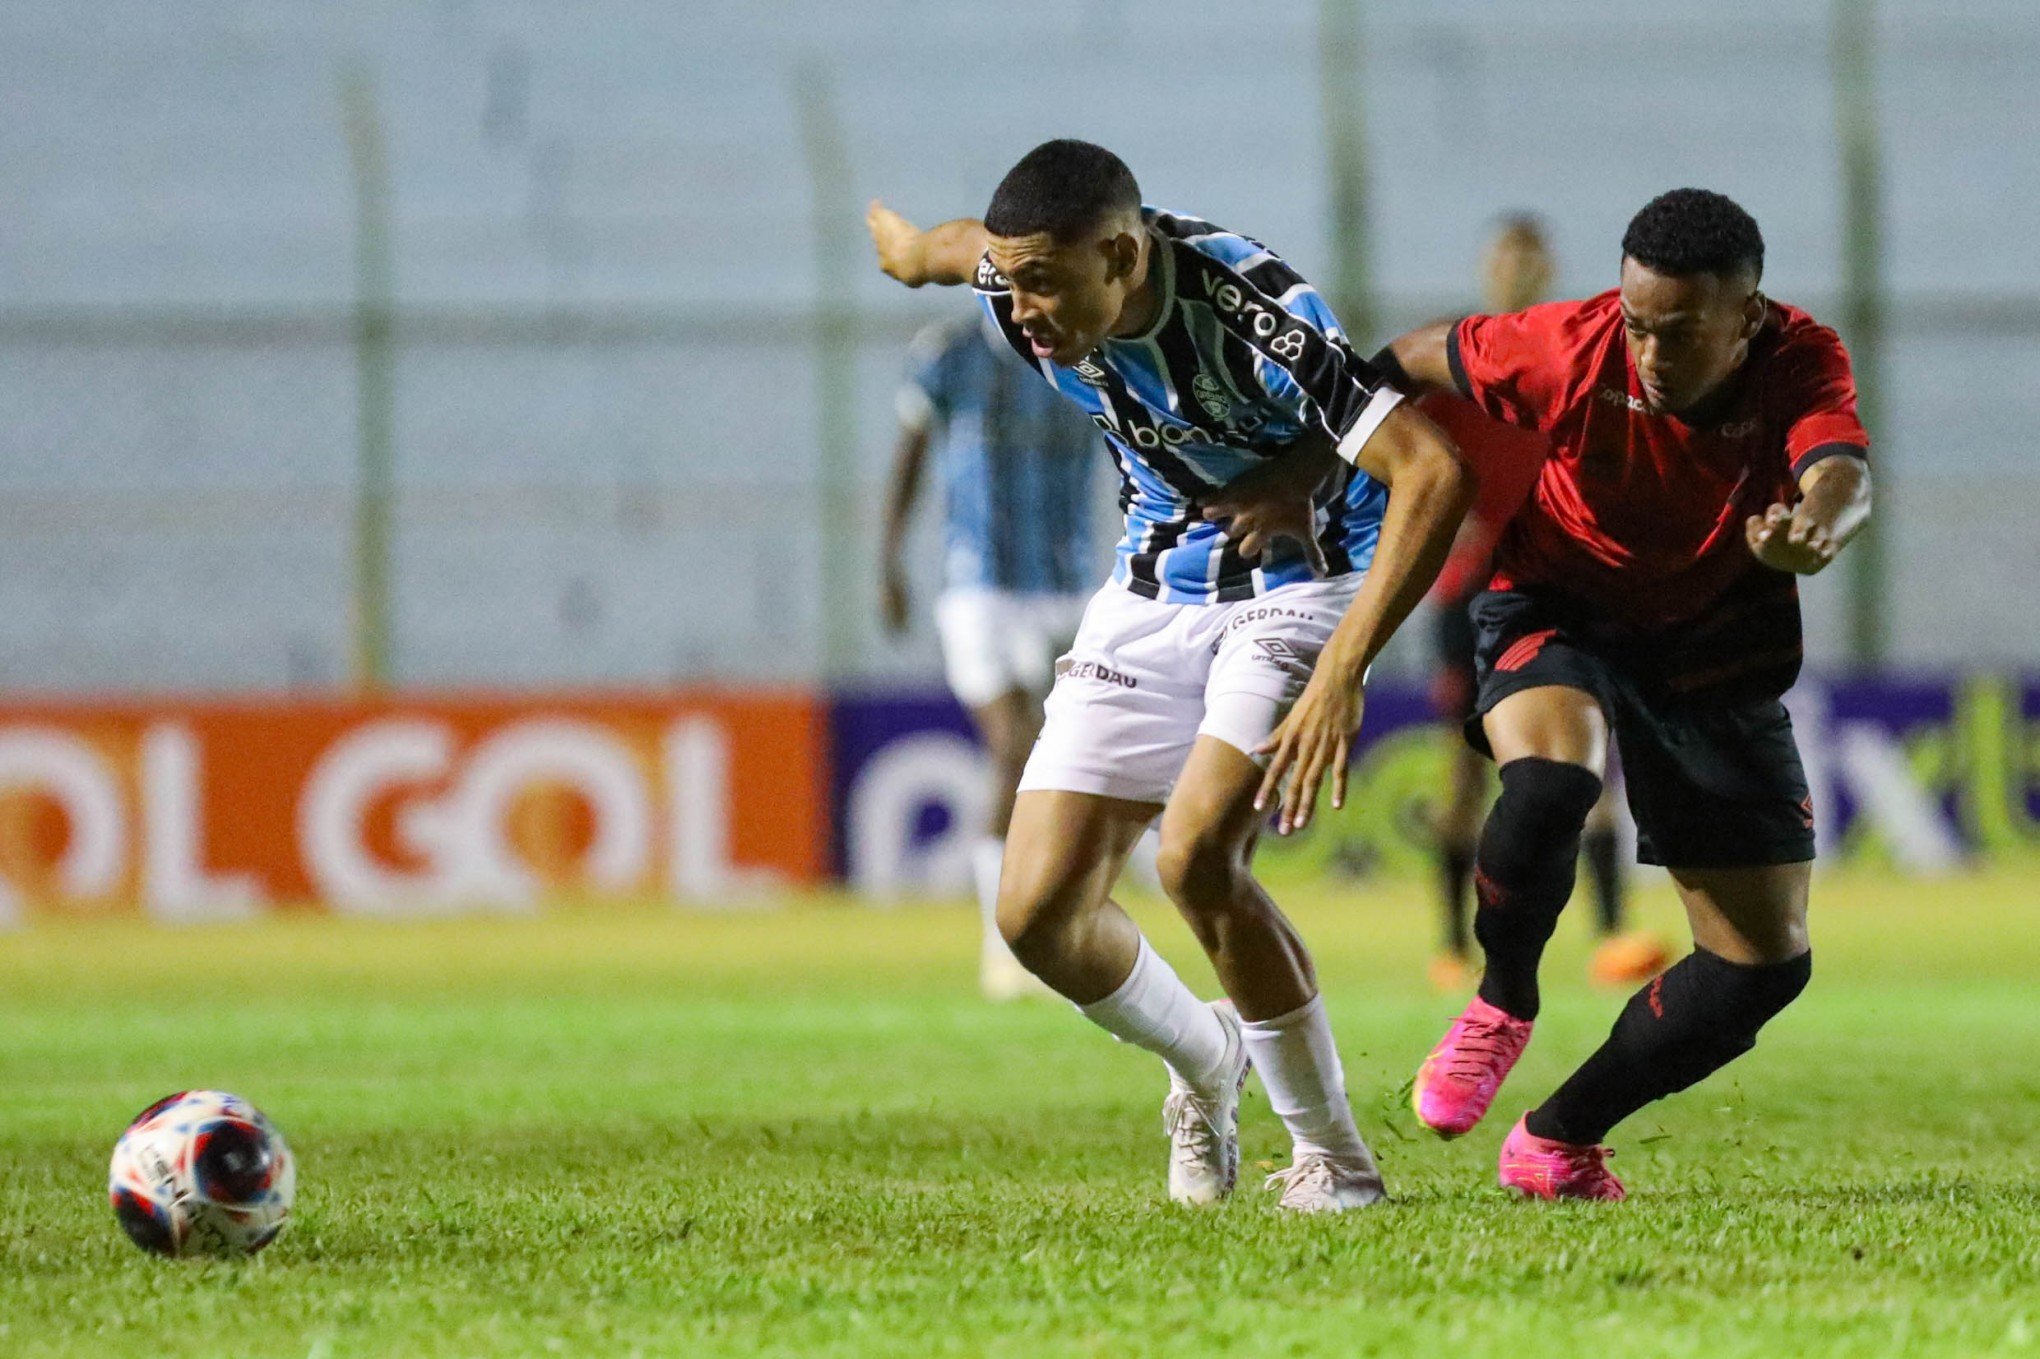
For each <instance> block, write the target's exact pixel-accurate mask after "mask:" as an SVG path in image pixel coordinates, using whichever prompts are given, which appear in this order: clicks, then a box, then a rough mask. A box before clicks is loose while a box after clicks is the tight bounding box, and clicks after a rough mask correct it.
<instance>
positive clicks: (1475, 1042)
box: [1410, 996, 1530, 1137]
mask: <svg viewBox="0 0 2040 1359" xmlns="http://www.w3.org/2000/svg"><path fill="white" fill-rule="evenodd" d="M1529 1041H1530V1021H1529V1020H1527V1019H1517V1018H1516V1017H1515V1016H1514V1015H1511V1014H1509V1013H1508V1012H1507V1011H1505V1010H1499V1009H1497V1008H1495V1007H1494V1006H1492V1005H1490V1004H1488V1003H1487V1002H1486V1001H1484V1000H1482V999H1481V998H1480V997H1479V996H1475V997H1474V998H1473V999H1472V1000H1471V1001H1468V1002H1467V1006H1466V1008H1465V1009H1464V1010H1461V1011H1460V1012H1459V1018H1457V1019H1455V1020H1453V1021H1452V1027H1451V1028H1449V1029H1447V1030H1445V1036H1444V1037H1443V1038H1441V1039H1439V1040H1438V1046H1437V1047H1435V1048H1432V1049H1431V1055H1430V1056H1429V1057H1426V1058H1425V1059H1424V1064H1423V1065H1422V1066H1420V1067H1418V1068H1417V1079H1416V1083H1415V1084H1414V1085H1413V1086H1412V1087H1411V1088H1410V1105H1411V1107H1412V1108H1414V1109H1415V1110H1416V1111H1417V1122H1419V1123H1421V1124H1423V1125H1424V1126H1425V1127H1427V1128H1429V1129H1430V1130H1431V1131H1432V1132H1434V1133H1436V1134H1438V1136H1440V1137H1458V1136H1460V1135H1461V1134H1462V1133H1467V1132H1471V1131H1472V1130H1473V1125H1474V1124H1476V1123H1478V1122H1480V1120H1481V1118H1482V1117H1483V1116H1484V1115H1485V1114H1486V1113H1487V1111H1488V1106H1489V1105H1491V1104H1493V1103H1494V1102H1495V1092H1497V1091H1498V1090H1500V1089H1501V1088H1502V1082H1503V1081H1504V1080H1505V1079H1507V1077H1508V1074H1509V1070H1510V1068H1511V1067H1513V1066H1515V1065H1516V1059H1517V1058H1518V1057H1521V1056H1522V1055H1523V1047H1524V1045H1525V1044H1526V1043H1528V1042H1529Z"/></svg>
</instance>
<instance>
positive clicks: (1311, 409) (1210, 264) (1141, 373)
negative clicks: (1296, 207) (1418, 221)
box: [975, 208, 1402, 604]
mask: <svg viewBox="0 0 2040 1359" xmlns="http://www.w3.org/2000/svg"><path fill="white" fill-rule="evenodd" d="M1142 216H1143V218H1144V219H1145V220H1146V223H1147V226H1148V229H1149V231H1150V232H1151V233H1152V234H1153V236H1154V255H1153V265H1152V267H1153V269H1154V270H1155V271H1156V272H1155V275H1154V277H1155V279H1156V281H1157V283H1158V284H1159V286H1160V289H1161V303H1162V305H1161V310H1160V312H1159V314H1158V316H1157V318H1156V320H1155V322H1154V324H1153V325H1152V326H1151V327H1150V328H1149V329H1148V331H1147V332H1146V333H1145V334H1142V335H1135V336H1127V337H1115V338H1113V339H1108V340H1107V341H1105V343H1104V344H1102V345H1100V346H1099V347H1098V349H1096V350H1095V351H1093V352H1092V353H1091V354H1090V355H1088V356H1086V357H1085V358H1084V359H1082V360H1080V361H1078V362H1077V363H1076V364H1074V365H1072V366H1064V365H1062V364H1057V363H1053V362H1051V361H1049V360H1046V359H1036V358H1034V356H1033V352H1032V350H1031V349H1030V347H1029V345H1028V342H1027V337H1026V335H1025V333H1024V332H1023V331H1022V330H1021V328H1020V327H1019V326H1018V325H1017V324H1015V323H1014V321H1013V302H1012V295H1011V291H1010V285H1009V284H1008V283H1007V281H1006V279H1005V277H1004V276H1002V275H1001V274H1000V273H999V272H998V271H997V270H996V269H995V268H994V267H993V266H992V263H991V259H990V257H989V256H987V257H986V258H984V259H982V260H980V261H979V262H978V268H977V275H976V278H975V284H976V287H977V291H978V295H979V297H980V298H981V299H982V301H983V303H984V306H985V309H986V311H987V312H988V313H989V314H990V316H991V318H992V320H993V321H995V322H996V323H997V324H998V326H999V328H1000V330H1001V331H1003V332H1004V334H1005V336H1006V339H1007V341H1008V343H1010V344H1011V345H1012V346H1013V348H1014V349H1015V350H1016V351H1017V352H1018V353H1019V354H1020V355H1021V356H1022V357H1023V358H1025V359H1026V360H1027V361H1028V362H1029V363H1031V364H1033V365H1034V366H1035V367H1036V368H1038V369H1039V370H1040V371H1041V373H1042V374H1043V375H1044V376H1045V377H1047V378H1048V380H1049V381H1050V382H1051V383H1053V384H1054V385H1055V386H1056V387H1057V389H1059V390H1060V391H1061V392H1062V393H1063V395H1064V396H1066V397H1068V398H1070V400H1072V401H1074V402H1075V403H1076V404H1077V405H1078V406H1080V407H1081V408H1082V409H1083V410H1084V412H1085V413H1086V414H1088V415H1089V416H1090V417H1091V419H1092V421H1093V423H1095V424H1096V425H1097V426H1098V428H1100V429H1101V430H1103V431H1104V432H1105V437H1106V441H1107V443H1108V444H1109V445H1110V446H1111V448H1112V451H1113V454H1114V456H1115V457H1116V458H1117V460H1118V463H1119V471H1120V477H1121V491H1120V504H1121V506H1122V508H1123V509H1124V510H1125V512H1126V533H1125V535H1124V536H1123V537H1122V538H1121V539H1120V542H1119V547H1118V561H1117V564H1116V565H1115V567H1114V573H1113V575H1114V579H1116V580H1118V581H1119V582H1121V583H1122V584H1124V585H1125V586H1127V587H1128V588H1129V589H1131V590H1133V591H1134V592H1135V593H1137V594H1141V595H1145V596H1147V597H1148V598H1150V599H1157V600H1160V601H1162V602H1163V603H1168V604H1211V603H1220V602H1225V601H1230V600H1238V599H1250V598H1252V597H1254V596H1255V595H1258V594H1261V593H1264V592H1265V591H1267V590H1270V589H1273V588H1274V587H1276V586H1278V585H1288V584H1292V583H1294V582H1297V581H1303V580H1309V579H1310V578H1311V572H1310V566H1309V564H1308V560H1307V559H1306V557H1305V556H1304V554H1303V551H1302V549H1301V548H1299V547H1298V546H1297V545H1295V544H1293V543H1289V542H1286V541H1282V542H1278V543H1277V544H1276V545H1275V546H1274V547H1273V548H1272V549H1270V550H1268V551H1267V552H1265V553H1264V554H1263V555H1262V557H1261V558H1260V560H1259V561H1257V562H1250V561H1247V560H1246V559H1245V558H1243V557H1242V556H1241V555H1240V553H1239V550H1238V548H1237V546H1236V545H1235V544H1234V543H1233V541H1232V540H1231V538H1230V537H1229V536H1228V534H1227V533H1226V531H1225V528H1224V526H1223V525H1221V524H1217V523H1212V522H1209V521H1206V520H1205V519H1204V518H1203V517H1202V515H1203V502H1204V501H1205V500H1207V499H1208V498H1209V497H1210V496H1211V494H1212V493H1213V492H1214V491H1216V490H1217V489H1218V488H1220V487H1222V486H1224V485H1226V484H1227V483H1228V482H1230V481H1232V480H1233V479H1234V478H1236V477H1238V476H1239V475H1240V474H1241V473H1243V472H1245V471H1247V470H1248V469H1249V468H1252V467H1254V466H1256V465H1258V464H1260V463H1263V462H1266V461H1267V460H1268V459H1270V458H1275V457H1279V456H1281V455H1282V453H1283V452H1284V451H1285V450H1286V449H1287V448H1288V447H1289V446H1290V445H1291V444H1292V443H1293V442H1294V441H1295V440H1296V439H1297V438H1298V437H1299V436H1301V435H1302V434H1304V433H1305V432H1306V431H1314V432H1316V433H1319V434H1321V435H1323V436H1324V437H1326V438H1328V439H1330V440H1331V442H1332V443H1333V444H1334V445H1336V446H1337V447H1338V449H1339V451H1340V453H1341V454H1342V455H1343V456H1344V459H1345V463H1346V465H1342V466H1341V467H1340V468H1339V469H1338V471H1337V474H1336V475H1334V476H1333V477H1330V478H1328V479H1327V481H1326V483H1325V485H1324V486H1322V487H1321V488H1320V489H1319V490H1318V492H1317V523H1318V542H1319V544H1320V546H1322V547H1323V549H1324V553H1325V558H1326V561H1327V562H1328V564H1329V565H1330V567H1331V570H1332V573H1333V574H1334V575H1344V574H1347V573H1351V572H1355V571H1364V570H1366V569H1367V565H1368V563H1369V562H1371V561H1372V560H1373V557H1374V545H1375V541H1376V539H1377V538H1378V537H1379V536H1380V531H1381V517H1382V514H1383V512H1384V511H1385V510H1386V508H1387V505H1388V489H1387V487H1385V486H1383V485H1382V484H1381V483H1380V482H1378V481H1376V480H1374V478H1372V477H1370V476H1368V475H1367V474H1366V473H1364V472H1362V471H1360V470H1358V469H1357V468H1354V467H1352V466H1351V465H1350V464H1351V461H1352V459H1353V458H1354V456H1355V455H1356V454H1357V453H1358V451H1359V449H1360V447H1361V445H1363V444H1364V443H1366V441H1367V439H1368V437H1369V436H1370V435H1372V434H1373V433H1374V431H1375V429H1376V428H1378V427H1379V426H1380V424H1381V422H1382V420H1383V419H1384V418H1386V417H1387V415H1388V413H1389V411H1390V410H1392V409H1394V407H1395V405H1396V404H1397V402H1399V401H1400V400H1401V399H1402V398H1401V396H1400V394H1398V393H1397V392H1396V391H1395V390H1394V389H1393V388H1392V387H1389V386H1388V385H1387V384H1386V383H1385V382H1384V380H1383V379H1382V376H1381V375H1380V374H1379V373H1378V372H1376V371H1375V370H1374V369H1373V368H1372V367H1371V366H1370V365H1369V364H1368V363H1367V362H1366V361H1365V360H1363V359H1361V358H1360V357H1359V356H1358V355H1357V354H1355V353H1354V352H1353V349H1352V347H1351V346H1350V345H1349V344H1348V343H1347V341H1346V337H1345V334H1344V332H1343V331H1341V330H1340V328H1339V323H1338V320H1337V319H1336V318H1335V317H1334V316H1333V315H1332V311H1331V308H1330V307H1329V306H1327V305H1326V303H1325V300H1324V298H1322V297H1321V296H1319V295H1318V293H1317V290H1316V289H1314V288H1312V287H1311V286H1310V284H1309V283H1307V282H1305V281H1304V280H1303V278H1302V277H1301V276H1300V275H1299V274H1297V272H1296V271H1295V270H1294V269H1291V268H1290V267H1289V266H1288V265H1287V264H1286V263H1284V262H1283V261H1282V260H1281V259H1280V258H1278V257H1277V256H1276V255H1275V253H1274V252H1273V251H1271V250H1269V249H1267V247H1265V246H1263V245H1261V244H1260V242H1258V241H1254V240H1250V239H1248V238H1247V237H1245V236H1239V235H1235V234H1234V233H1232V232H1229V231H1224V230H1221V229H1220V228H1218V227H1215V226H1213V225H1212V224H1211V223H1209V222H1204V221H1199V220H1197V219H1196V218H1191V217H1182V216H1179V215H1177V214H1175V213H1169V212H1162V211H1159V210H1157V209H1154V208H1146V209H1143V210H1142Z"/></svg>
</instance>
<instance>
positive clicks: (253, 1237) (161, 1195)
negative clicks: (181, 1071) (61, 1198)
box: [107, 1090, 297, 1255]
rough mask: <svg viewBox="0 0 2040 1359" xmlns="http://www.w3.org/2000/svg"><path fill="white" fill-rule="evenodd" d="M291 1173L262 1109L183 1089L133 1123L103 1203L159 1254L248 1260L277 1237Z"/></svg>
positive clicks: (286, 1210) (117, 1147)
mask: <svg viewBox="0 0 2040 1359" xmlns="http://www.w3.org/2000/svg"><path fill="white" fill-rule="evenodd" d="M296 1193H297V1166H296V1165H295V1163H293V1162H292V1160H291V1156H290V1148H288V1147H286V1146H285V1145H284V1144H283V1135H282V1134H281V1133H279V1132H277V1130H276V1129H275V1128H274V1127H272V1126H271V1125H270V1122H269V1120H268V1119H266V1118H264V1117H263V1116H262V1111H261V1110H259V1109H257V1108H256V1107H255V1106H254V1105H252V1104H250V1103H249V1102H248V1101H247V1100H244V1099H242V1098H241V1097H240V1096H239V1095H229V1094H227V1093H226V1092H224V1091H221V1090H186V1091H183V1092H181V1093H179V1094H175V1095H168V1096H166V1097H164V1098H162V1099H159V1100H157V1101H156V1102H155V1103H154V1104H151V1105H150V1106H149V1107H148V1108H146V1109H144V1110H142V1112H141V1113H139V1114H137V1115H136V1116H135V1121H134V1122H132V1123H130V1124H128V1127H127V1131H126V1132H124V1133H122V1134H121V1135H120V1141H119V1142H117V1143H115V1144H114V1148H113V1167H112V1170H111V1172H110V1178H109V1183H108V1185H107V1196H108V1197H109V1198H111V1199H112V1201H113V1215H114V1217H115V1218H117V1219H118V1220H119V1222H120V1225H121V1229H122V1230H123V1231H125V1232H126V1233H127V1234H128V1236H129V1238H130V1239H132V1240H133V1241H134V1243H135V1244H136V1245H137V1246H140V1247H141V1248H142V1249H143V1250H146V1251H153V1252H155V1253H156V1254H158V1255H253V1254H254V1253H255V1252H256V1251H258V1250H261V1249H262V1248H263V1247H264V1246H266V1245H268V1244H269V1243H270V1242H271V1241H274V1240H275V1239H276V1234H277V1233H278V1232H280V1231H282V1230H283V1223H284V1219H285V1218H287V1217H289V1216H290V1204H291V1199H292V1198H293V1197H295V1195H296Z"/></svg>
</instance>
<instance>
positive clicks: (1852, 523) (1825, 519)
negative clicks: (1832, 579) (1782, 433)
mask: <svg viewBox="0 0 2040 1359" xmlns="http://www.w3.org/2000/svg"><path fill="white" fill-rule="evenodd" d="M1869 522H1870V464H1869V463H1868V462H1866V461H1864V460H1863V459H1862V458H1857V457H1850V456H1848V455H1846V454H1838V455H1836V456H1834V457H1829V458H1822V459H1821V460H1820V461H1819V462H1817V463H1815V464H1814V465H1813V466H1811V467H1809V468H1807V469H1806V471H1805V473H1804V474H1803V475H1802V476H1801V477H1800V478H1799V503H1798V504H1796V505H1784V504H1778V505H1773V506H1771V508H1770V509H1768V510H1766V511H1765V512H1764V513H1763V514H1761V515H1756V514H1753V515H1751V516H1750V517H1749V519H1748V520H1747V521H1746V522H1745V524H1744V525H1743V530H1744V534H1745V536H1747V538H1748V539H1749V544H1750V551H1751V552H1752V553H1753V554H1754V555H1755V556H1756V559H1757V560H1758V561H1760V562H1762V563H1763V564H1764V565H1766V566H1768V567H1771V568H1773V569H1774V570H1778V571H1791V572H1793V573H1794V574H1796V575H1801V576H1811V575H1813V574H1815V573H1816V572H1818V571H1820V570H1821V569H1822V568H1823V567H1825V566H1826V565H1827V564H1828V563H1829V562H1831V561H1833V560H1834V559H1835V554H1836V553H1838V552H1840V551H1841V550H1842V549H1843V548H1844V547H1846V546H1848V543H1849V540H1850V539H1851V538H1853V537H1855V536H1856V535H1857V534H1858V533H1860V532H1862V530H1863V526H1864V525H1865V524H1867V523H1869Z"/></svg>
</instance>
